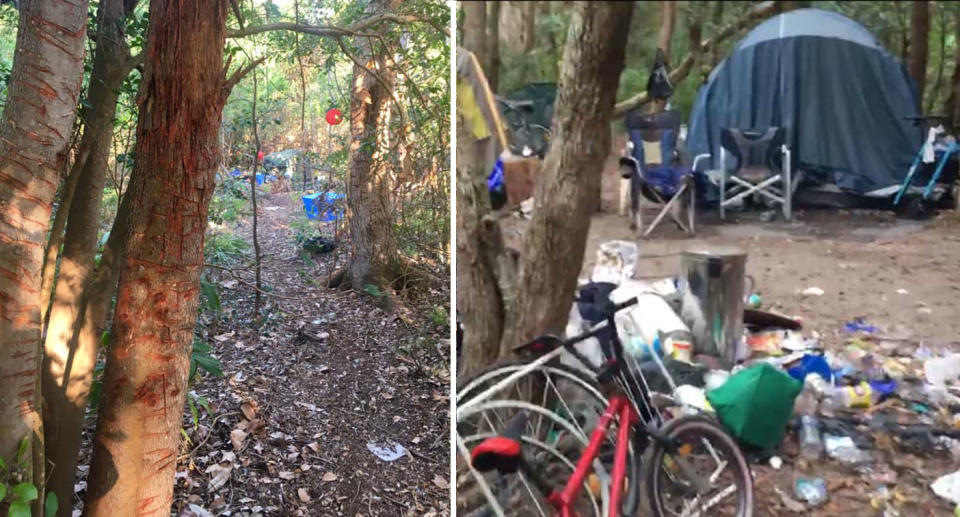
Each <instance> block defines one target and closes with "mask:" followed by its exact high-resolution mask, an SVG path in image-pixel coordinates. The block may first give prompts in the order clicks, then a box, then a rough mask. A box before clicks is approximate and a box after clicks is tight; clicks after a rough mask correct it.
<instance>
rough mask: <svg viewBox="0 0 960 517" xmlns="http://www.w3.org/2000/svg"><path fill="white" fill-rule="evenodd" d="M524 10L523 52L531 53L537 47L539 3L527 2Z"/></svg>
mask: <svg viewBox="0 0 960 517" xmlns="http://www.w3.org/2000/svg"><path fill="white" fill-rule="evenodd" d="M523 8H524V13H523V50H524V52H528V53H529V52H533V49H535V48H536V47H537V3H536V2H526V3H524V5H523ZM481 62H482V61H481Z"/></svg>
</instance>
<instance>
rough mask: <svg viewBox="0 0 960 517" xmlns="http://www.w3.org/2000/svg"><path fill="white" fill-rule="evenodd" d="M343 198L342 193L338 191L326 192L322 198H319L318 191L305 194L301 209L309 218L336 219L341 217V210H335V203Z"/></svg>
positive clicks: (326, 220)
mask: <svg viewBox="0 0 960 517" xmlns="http://www.w3.org/2000/svg"><path fill="white" fill-rule="evenodd" d="M343 198H344V195H343V194H340V193H338V192H327V195H326V197H325V198H324V199H320V193H316V194H305V195H304V196H303V210H304V212H306V214H307V217H308V218H310V219H319V220H321V221H324V222H329V221H336V220H337V219H341V218H342V217H343V210H342V209H341V210H337V208H336V205H335V203H336V201H337V200H338V199H343Z"/></svg>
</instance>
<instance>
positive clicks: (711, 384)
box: [703, 370, 730, 391]
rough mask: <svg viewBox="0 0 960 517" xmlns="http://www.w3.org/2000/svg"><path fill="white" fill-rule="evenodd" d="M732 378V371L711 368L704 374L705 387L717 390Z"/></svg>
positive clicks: (708, 389)
mask: <svg viewBox="0 0 960 517" xmlns="http://www.w3.org/2000/svg"><path fill="white" fill-rule="evenodd" d="M729 378H730V372H728V371H726V370H710V371H709V372H707V373H705V374H704V375H703V387H704V389H705V390H707V391H710V390H715V389H717V388H719V387H720V386H723V384H724V383H725V382H727V379H729Z"/></svg>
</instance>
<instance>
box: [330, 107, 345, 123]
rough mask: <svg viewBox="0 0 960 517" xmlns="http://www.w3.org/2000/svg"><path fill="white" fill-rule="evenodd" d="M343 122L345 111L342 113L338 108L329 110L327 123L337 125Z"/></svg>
mask: <svg viewBox="0 0 960 517" xmlns="http://www.w3.org/2000/svg"><path fill="white" fill-rule="evenodd" d="M341 122H343V113H341V112H340V110H338V109H337V108H330V109H329V110H327V124H330V125H331V126H336V125H337V124H339V123H341Z"/></svg>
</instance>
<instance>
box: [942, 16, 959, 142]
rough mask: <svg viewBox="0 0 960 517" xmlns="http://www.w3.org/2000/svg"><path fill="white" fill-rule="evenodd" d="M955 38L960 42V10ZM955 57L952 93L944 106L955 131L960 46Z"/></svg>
mask: <svg viewBox="0 0 960 517" xmlns="http://www.w3.org/2000/svg"><path fill="white" fill-rule="evenodd" d="M954 24H955V26H954V31H956V32H955V33H954V38H956V41H957V42H960V10H958V11H957V14H956V18H955V20H954ZM954 52H955V54H954V56H953V59H954V61H953V74H951V77H950V93H949V95H947V101H946V102H945V103H944V106H943V114H944V115H946V116H948V117H950V125H951V126H952V128H953V129H954V130H956V129H957V128H960V102H957V99H960V44H958V45H956V47H955V49H954Z"/></svg>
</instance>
